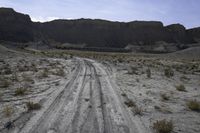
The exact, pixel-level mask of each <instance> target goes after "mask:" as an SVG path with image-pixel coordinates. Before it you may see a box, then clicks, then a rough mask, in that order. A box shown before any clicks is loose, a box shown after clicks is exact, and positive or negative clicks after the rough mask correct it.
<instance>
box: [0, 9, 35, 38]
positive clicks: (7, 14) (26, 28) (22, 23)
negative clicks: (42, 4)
mask: <svg viewBox="0 0 200 133" xmlns="http://www.w3.org/2000/svg"><path fill="white" fill-rule="evenodd" d="M0 40H6V41H16V42H27V41H32V40H33V34H32V22H31V19H30V17H29V16H28V15H24V14H21V13H17V12H15V11H14V10H13V9H10V8H0Z"/></svg>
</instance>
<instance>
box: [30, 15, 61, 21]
mask: <svg viewBox="0 0 200 133" xmlns="http://www.w3.org/2000/svg"><path fill="white" fill-rule="evenodd" d="M55 19H59V18H58V17H42V16H37V17H35V16H34V17H31V20H32V21H33V22H48V21H52V20H55Z"/></svg>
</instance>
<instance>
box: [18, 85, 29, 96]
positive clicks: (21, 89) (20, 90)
mask: <svg viewBox="0 0 200 133" xmlns="http://www.w3.org/2000/svg"><path fill="white" fill-rule="evenodd" d="M26 91H27V90H26V89H25V88H22V87H21V88H17V89H16V90H15V96H22V95H25V92H26Z"/></svg>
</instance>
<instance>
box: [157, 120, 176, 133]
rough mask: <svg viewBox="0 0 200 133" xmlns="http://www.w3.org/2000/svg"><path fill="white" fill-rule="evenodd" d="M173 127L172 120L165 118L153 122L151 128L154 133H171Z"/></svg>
mask: <svg viewBox="0 0 200 133" xmlns="http://www.w3.org/2000/svg"><path fill="white" fill-rule="evenodd" d="M173 128H174V126H173V123H172V121H167V120H165V119H163V120H160V121H156V122H154V123H153V129H154V130H155V131H156V133H171V132H172V131H173Z"/></svg>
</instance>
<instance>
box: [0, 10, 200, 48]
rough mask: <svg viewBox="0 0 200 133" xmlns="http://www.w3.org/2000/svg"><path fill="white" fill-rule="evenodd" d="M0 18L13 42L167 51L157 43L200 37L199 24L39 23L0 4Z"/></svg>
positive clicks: (1, 29) (0, 32)
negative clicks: (193, 25)
mask: <svg viewBox="0 0 200 133" xmlns="http://www.w3.org/2000/svg"><path fill="white" fill-rule="evenodd" d="M0 18H3V19H0V40H4V41H13V42H23V43H24V42H42V43H41V44H45V45H50V46H53V45H52V44H58V45H59V44H65V43H69V44H72V45H78V46H79V45H80V44H84V47H95V48H98V47H102V48H122V49H124V48H125V47H126V46H127V45H128V44H131V45H133V46H136V47H135V49H136V50H145V49H147V50H156V51H163V50H164V51H165V50H166V46H162V45H158V47H157V48H156V47H155V46H157V45H155V43H156V42H159V41H163V42H166V43H167V44H173V43H180V44H185V43H188V44H190V43H193V42H194V41H199V40H200V39H199V38H200V35H199V34H200V32H199V31H200V30H199V28H196V29H191V30H186V29H185V27H184V26H183V25H180V24H172V25H169V26H166V27H164V26H163V24H162V22H158V21H132V22H127V23H125V22H111V21H106V20H100V19H77V20H54V21H50V22H45V23H39V22H32V21H31V19H30V17H29V16H28V15H25V14H21V13H18V12H15V11H14V10H13V9H11V8H0ZM37 46H38V45H37ZM167 46H169V45H167ZM32 47H33V46H32ZM47 47H48V46H47ZM56 47H59V46H57V45H56ZM173 49H174V48H173Z"/></svg>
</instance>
